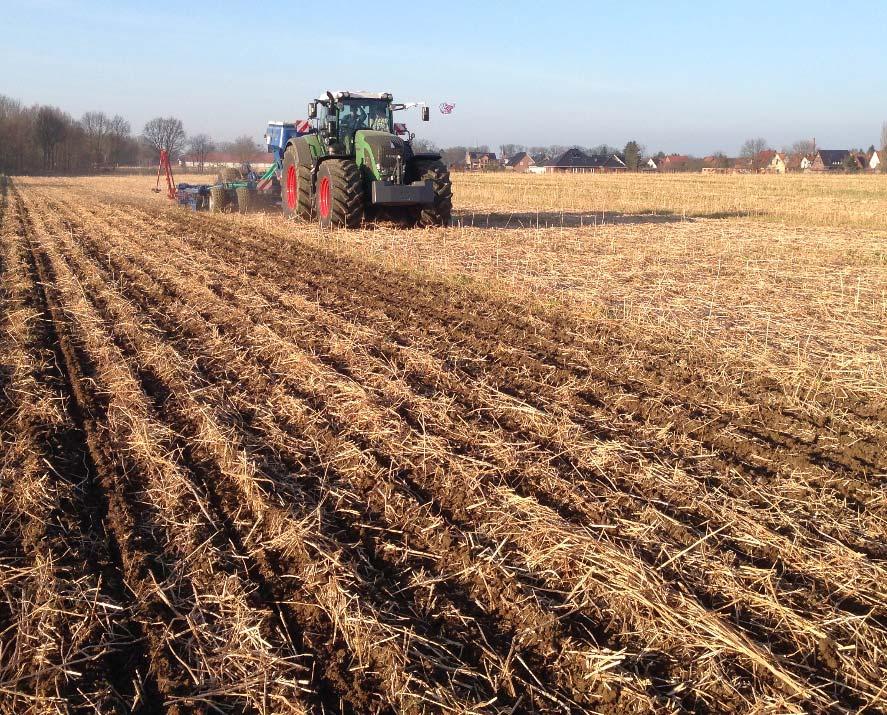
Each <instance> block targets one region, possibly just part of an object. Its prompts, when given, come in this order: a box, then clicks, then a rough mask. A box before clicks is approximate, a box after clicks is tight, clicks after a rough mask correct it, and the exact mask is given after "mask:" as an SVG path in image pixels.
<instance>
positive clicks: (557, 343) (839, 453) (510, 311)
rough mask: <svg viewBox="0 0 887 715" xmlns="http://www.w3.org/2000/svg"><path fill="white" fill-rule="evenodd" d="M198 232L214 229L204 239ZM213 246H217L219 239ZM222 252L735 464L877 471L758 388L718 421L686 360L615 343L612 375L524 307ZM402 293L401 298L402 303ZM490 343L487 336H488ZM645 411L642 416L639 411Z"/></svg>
mask: <svg viewBox="0 0 887 715" xmlns="http://www.w3.org/2000/svg"><path fill="white" fill-rule="evenodd" d="M164 220H166V221H170V222H171V223H173V224H174V225H176V226H177V227H179V228H180V229H182V230H179V231H177V233H179V234H180V235H185V236H188V238H189V240H191V241H195V242H196V243H198V244H201V245H204V246H206V245H208V244H210V243H215V242H216V241H217V240H218V239H220V238H222V237H223V236H225V238H226V239H227V238H231V233H232V232H231V231H230V228H228V227H225V225H224V224H223V223H222V222H212V220H210V221H207V222H201V223H200V224H196V223H195V222H194V220H193V219H190V220H189V219H188V218H187V217H186V216H182V215H174V214H169V215H166V216H164ZM214 224H215V225H214ZM207 226H213V228H212V229H210V232H207V230H206V228H207ZM195 228H197V230H194V229H195ZM189 229H190V230H189ZM220 243H221V244H223V245H224V244H225V243H226V240H224V239H223V240H222V241H220ZM237 243H240V244H241V246H243V248H245V247H246V246H248V247H249V250H243V248H241V247H240V246H238V245H237ZM243 244H245V246H244V245H243ZM231 248H232V249H233V250H234V251H235V252H238V253H239V254H241V256H242V259H243V263H242V265H245V266H247V267H249V268H248V269H251V270H253V271H255V272H256V273H257V275H261V276H264V277H277V278H279V277H281V274H282V273H284V275H285V274H286V272H291V273H292V275H295V276H298V280H299V283H300V284H301V286H302V288H303V289H308V290H311V291H312V292H316V294H317V295H319V296H323V298H324V300H330V301H331V302H332V303H336V302H338V303H339V307H347V306H348V300H349V296H352V295H353V294H354V293H355V291H359V292H360V293H361V296H362V298H363V299H364V301H365V304H366V305H367V307H369V305H370V304H371V302H372V303H374V304H375V305H374V307H377V308H380V309H381V310H382V311H384V314H385V315H387V316H388V317H389V318H390V319H391V320H392V322H393V323H394V324H395V325H398V324H403V323H405V322H408V321H409V320H410V319H411V318H415V317H416V316H417V315H421V316H422V318H423V319H424V320H426V321H429V320H430V321H431V323H430V326H433V327H434V328H435V330H436V331H437V332H438V333H439V334H446V335H447V336H448V337H449V340H450V341H455V342H458V341H459V340H460V338H461V337H462V336H463V335H464V336H465V337H466V338H467V339H469V340H471V341H472V342H474V341H481V342H482V343H483V344H484V347H485V354H486V355H489V356H490V357H491V358H493V360H494V361H496V362H500V361H501V363H502V364H504V365H509V366H510V367H512V368H514V369H516V370H520V369H522V368H523V369H524V370H529V371H533V372H536V373H538V374H540V375H541V376H545V375H546V374H547V375H548V376H549V377H550V378H554V379H555V380H557V379H560V378H561V377H566V378H568V379H572V378H575V377H579V378H592V379H597V380H600V381H602V382H604V383H605V384H607V385H608V386H609V388H610V389H611V390H612V391H613V392H614V393H619V392H625V391H628V393H629V394H633V395H635V396H636V397H637V399H638V400H639V403H638V404H639V405H640V406H641V407H643V408H644V410H643V412H642V414H644V416H645V418H650V419H655V420H656V421H661V420H662V419H663V418H664V420H665V421H666V422H671V423H673V424H674V426H675V427H683V428H685V431H689V432H695V433H697V437H702V438H704V439H706V440H707V441H711V442H712V445H713V446H714V447H715V448H716V449H719V450H722V451H723V454H724V456H726V457H737V458H739V460H740V462H741V463H746V461H745V460H747V459H748V458H749V457H751V456H755V455H757V456H763V457H765V458H767V459H770V460H772V461H773V462H774V463H776V464H779V463H780V459H779V457H780V456H785V453H786V452H788V453H790V454H791V457H790V459H791V460H792V461H795V462H797V461H799V460H804V463H805V464H809V465H811V466H815V465H820V464H821V465H824V466H826V467H828V468H831V469H841V468H842V467H847V468H850V469H853V470H856V471H866V470H868V471H873V470H876V468H877V466H878V465H879V464H880V465H881V466H883V460H884V450H883V448H882V446H881V445H880V444H879V443H878V442H877V441H871V440H870V439H865V435H862V436H863V439H862V440H860V439H859V436H857V435H848V436H847V437H846V438H842V436H841V435H840V432H838V433H837V434H835V435H834V439H835V440H842V441H838V442H837V443H834V442H833V443H832V444H830V445H821V444H818V443H814V442H812V441H809V440H808V441H805V440H804V439H801V438H799V437H798V436H797V435H800V434H805V433H806V432H808V427H811V426H812V427H815V428H821V427H822V426H824V425H823V420H824V418H822V417H819V416H816V417H810V418H805V417H804V416H802V415H801V414H800V411H799V410H793V409H792V408H791V407H789V406H787V405H784V404H781V403H782V402H783V401H784V398H782V396H780V395H779V394H778V393H776V391H775V390H773V389H772V388H770V389H768V388H767V386H766V385H761V386H759V387H760V393H758V392H752V391H751V390H750V389H749V388H748V387H741V386H740V387H738V388H734V392H735V394H731V395H730V397H731V398H734V399H736V400H738V401H739V402H738V403H737V407H740V408H742V407H744V408H746V409H744V410H743V411H742V412H733V411H730V410H727V412H726V414H724V407H725V405H724V404H712V403H711V400H712V399H714V398H719V399H722V396H718V395H717V394H716V393H714V392H712V391H710V390H709V389H708V388H707V387H706V386H705V384H704V383H701V382H700V381H699V374H700V372H699V370H698V366H695V365H693V364H690V363H689V361H688V364H687V365H681V364H680V363H675V361H674V360H672V359H670V358H664V357H659V356H656V355H654V354H643V353H638V351H637V350H636V349H635V346H634V345H632V344H631V343H629V342H628V341H627V340H625V341H624V343H625V344H624V345H622V346H620V347H621V348H622V349H624V350H625V351H626V353H627V354H626V355H625V357H626V358H628V359H627V360H625V361H623V362H622V364H623V365H626V366H631V368H632V369H633V370H636V371H637V372H635V373H634V374H632V373H628V374H626V373H625V372H620V373H616V372H615V371H613V370H612V368H611V367H608V366H607V364H606V363H601V362H599V361H598V360H590V359H589V358H591V357H593V356H595V355H596V356H598V357H599V358H603V359H604V360H607V361H610V360H612V358H613V357H614V355H613V351H614V346H619V343H620V338H619V336H618V335H615V334H612V333H611V332H608V333H598V334H591V335H589V334H588V328H587V327H583V326H578V325H571V324H570V321H569V319H568V318H566V317H563V316H544V317H543V316H539V315H528V314H527V313H526V308H525V306H520V305H515V304H510V303H499V302H497V301H495V300H490V299H485V300H484V301H483V302H479V301H478V300H477V299H475V298H473V297H472V296H471V295H470V294H466V293H465V292H462V291H459V290H458V289H455V288H454V287H453V286H452V285H449V284H440V283H436V282H434V281H432V280H429V281H416V280H414V279H413V278H412V277H410V278H408V279H406V278H404V277H403V276H401V275H399V274H396V273H393V272H390V271H387V270H385V269H383V268H381V267H374V266H372V265H367V264H364V263H359V264H358V263H357V262H356V261H352V260H349V259H347V258H343V257H341V256H335V255H332V254H327V255H324V254H323V252H321V251H317V249H316V248H315V247H313V246H302V245H300V244H288V245H287V246H286V252H280V251H275V249H274V247H273V246H269V244H268V243H267V242H266V241H263V240H255V239H252V238H250V237H248V236H240V235H237V237H236V239H235V242H234V245H232V246H231ZM331 264H337V265H338V266H339V268H338V270H337V271H336V275H335V281H334V282H331V281H330V278H331V275H330V272H329V271H328V266H329V265H331ZM445 292H446V293H450V294H451V295H452V297H451V298H450V299H449V300H447V301H443V302H442V301H441V300H440V295H441V294H442V293H445ZM407 296H408V298H409V300H404V298H406V297H407ZM332 303H331V304H332ZM353 307H354V306H351V308H352V309H353ZM492 336H495V338H494V339H491V337H492ZM483 367H484V365H483V364H473V365H469V366H467V368H468V370H469V371H471V372H475V371H477V370H483ZM706 372H709V371H708V370H706ZM561 373H565V375H561ZM540 382H542V383H543V384H544V383H545V381H544V380H540ZM721 387H722V388H723V386H721ZM761 395H763V396H764V399H763V401H762V400H761ZM743 401H744V402H743ZM728 404H729V403H728ZM749 408H750V409H752V410H753V419H752V420H749V419H747V417H746V415H745V414H743V412H746V413H747V409H749ZM647 412H649V414H645V413H647ZM681 413H683V417H682V414H681ZM681 417H682V419H680V420H678V421H676V418H681ZM832 419H833V420H834V421H835V422H836V424H835V425H834V427H835V428H836V429H837V430H840V428H841V424H840V420H839V419H838V418H837V416H835V417H834V418H832ZM771 425H772V426H771ZM825 426H828V420H825ZM727 428H729V429H732V430H733V431H734V433H736V432H737V430H741V435H744V436H745V437H746V439H740V440H738V441H737V440H734V439H730V440H724V438H723V431H724V429H727ZM881 429H883V425H882V426H881ZM741 435H740V436H741ZM737 450H739V451H738V452H737Z"/></svg>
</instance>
